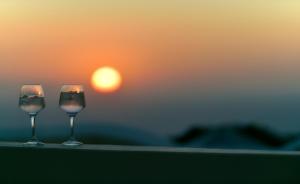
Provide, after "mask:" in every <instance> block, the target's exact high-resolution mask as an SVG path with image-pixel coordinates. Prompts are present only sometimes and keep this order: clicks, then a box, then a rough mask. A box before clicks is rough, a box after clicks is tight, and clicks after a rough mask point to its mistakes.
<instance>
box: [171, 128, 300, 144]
mask: <svg viewBox="0 0 300 184" xmlns="http://www.w3.org/2000/svg"><path fill="white" fill-rule="evenodd" d="M294 139H295V136H294V135H279V134H276V133H274V132H272V131H270V130H268V129H266V128H262V127H260V126H257V125H255V124H249V125H245V126H238V125H231V126H220V127H214V128H207V127H194V128H191V129H189V130H188V131H187V132H185V133H183V134H182V135H179V136H176V137H175V138H174V140H175V142H176V143H178V144H179V145H181V146H186V147H202V148H229V149H281V148H282V147H283V146H284V145H286V144H287V143H289V142H290V141H292V140H294ZM299 145H300V144H299Z"/></svg>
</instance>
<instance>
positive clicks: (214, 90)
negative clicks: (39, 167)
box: [0, 0, 300, 135]
mask: <svg viewBox="0 0 300 184" xmlns="http://www.w3.org/2000/svg"><path fill="white" fill-rule="evenodd" d="M299 8H300V2H298V1H294V0H278V1H273V0H266V1H258V0H253V1H246V0H239V1H238V0H228V1H222V0H219V1H217V0H212V1H208V0H203V1H200V0H199V1H197V0H152V1H150V0H149V1H139V0H126V1H123V0H110V1H97V0H90V1H84V0H44V1H39V0H26V1H24V0H3V1H1V2H0V83H1V86H2V87H1V90H0V101H1V103H2V105H1V106H0V110H1V113H0V118H1V119H4V120H5V121H6V122H3V123H1V125H0V128H1V127H2V128H9V127H19V128H20V127H29V125H27V124H26V123H27V119H26V118H27V117H26V116H25V115H24V113H22V112H21V110H20V109H18V107H17V100H18V94H19V89H20V87H21V85H22V84H28V83H40V84H42V85H43V86H44V88H45V91H46V95H47V99H46V100H47V104H48V105H47V108H46V109H45V110H44V112H42V113H41V114H40V117H39V119H40V121H41V123H40V124H41V125H40V126H44V127H51V126H54V125H55V126H59V125H61V124H66V123H67V122H66V121H67V118H66V115H65V114H64V113H63V112H61V111H60V110H59V108H58V105H57V103H58V95H59V89H60V87H61V85H62V84H68V83H81V84H84V85H85V89H86V98H87V108H86V110H85V111H83V112H82V113H81V114H80V116H79V119H80V121H81V122H95V123H102V122H112V123H113V124H117V125H124V126H130V127H137V128H141V129H145V130H147V131H150V132H155V133H158V134H163V135H164V134H167V135H170V134H176V133H178V132H180V131H181V130H184V129H186V128H188V127H189V126H190V125H192V124H200V125H218V124H222V123H223V124H224V122H229V121H252V120H253V121H259V122H261V123H262V125H265V126H268V127H271V128H274V129H275V130H278V131H300V115H299V112H300V108H298V107H300V82H299V79H300V72H299V69H300V62H299V61H300V54H299V48H300V34H299V33H300V14H299ZM104 65H109V66H113V67H115V68H117V69H118V70H119V71H120V72H121V73H122V76H123V78H124V84H123V86H122V89H121V90H120V91H118V92H117V93H114V94H109V95H103V94H100V93H97V92H96V91H94V90H93V89H92V87H91V85H90V77H91V75H92V73H93V71H95V70H96V69H97V68H98V67H101V66H104Z"/></svg>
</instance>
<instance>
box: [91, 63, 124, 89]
mask: <svg viewBox="0 0 300 184" xmlns="http://www.w3.org/2000/svg"><path fill="white" fill-rule="evenodd" d="M121 83H122V77H121V74H120V73H119V72H118V71H117V70H116V69H114V68H112V67H101V68H99V69H97V70H96V71H95V72H94V74H93V76H92V85H93V87H94V89H95V90H97V91H99V92H104V93H109V92H114V91H116V90H118V89H119V88H120V86H121Z"/></svg>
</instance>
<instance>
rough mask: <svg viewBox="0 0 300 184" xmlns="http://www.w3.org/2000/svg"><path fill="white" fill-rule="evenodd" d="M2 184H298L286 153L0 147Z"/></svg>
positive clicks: (296, 160) (295, 165)
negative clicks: (26, 183) (22, 183)
mask: <svg viewBox="0 0 300 184" xmlns="http://www.w3.org/2000/svg"><path fill="white" fill-rule="evenodd" d="M0 163H1V164H0V176H1V177H0V183H20V182H24V181H25V182H28V183H62V182H66V183H70V182H72V183H112V184H114V183H130V184H141V183H143V184H147V183H155V184H160V183H163V184H165V183H172V184H173V183H174V184H176V183H197V184H198V183H212V184H214V183H215V184H217V183H232V184H235V183H236V184H240V183H243V184H245V183H249V184H250V183H256V184H257V183H258V184H259V183H264V184H265V183H272V184H276V183H289V184H293V183H295V184H299V183H300V174H299V172H300V153H299V152H286V151H253V150H223V149H202V148H175V147H144V146H117V145H82V146H79V147H66V146H63V145H61V144H46V145H44V146H39V147H32V146H25V145H23V144H22V143H17V142H0Z"/></svg>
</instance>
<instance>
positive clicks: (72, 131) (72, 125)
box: [70, 116, 75, 140]
mask: <svg viewBox="0 0 300 184" xmlns="http://www.w3.org/2000/svg"><path fill="white" fill-rule="evenodd" d="M74 119H75V116H70V127H71V134H70V140H75V136H74Z"/></svg>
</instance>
